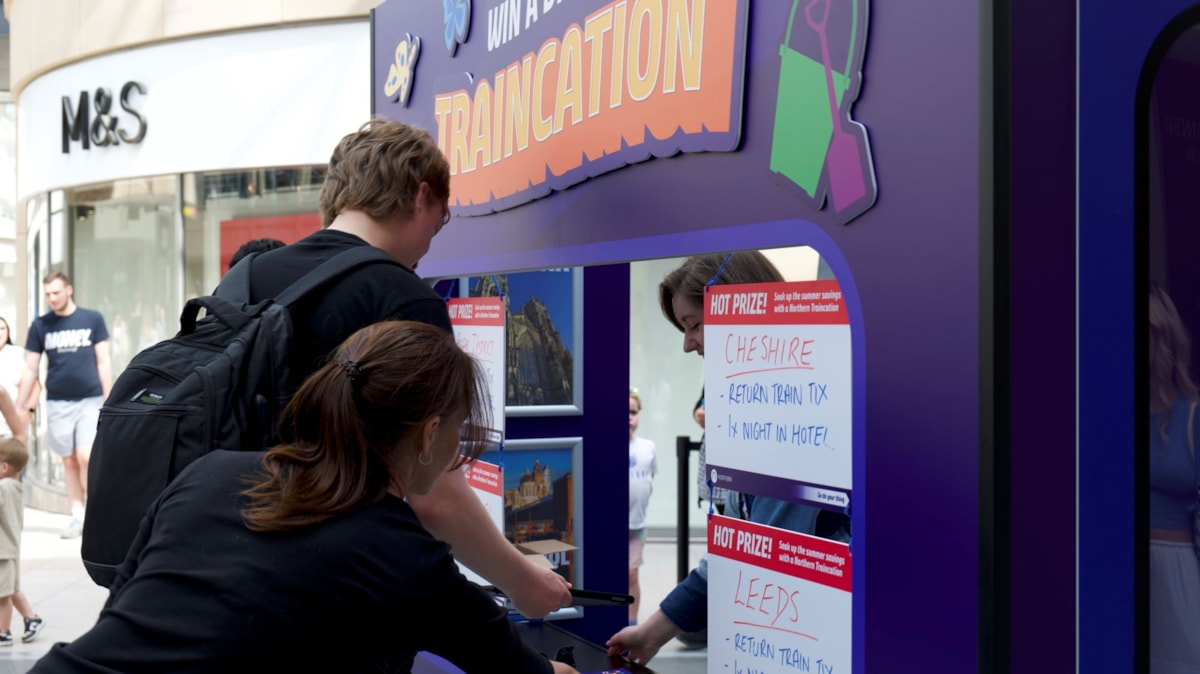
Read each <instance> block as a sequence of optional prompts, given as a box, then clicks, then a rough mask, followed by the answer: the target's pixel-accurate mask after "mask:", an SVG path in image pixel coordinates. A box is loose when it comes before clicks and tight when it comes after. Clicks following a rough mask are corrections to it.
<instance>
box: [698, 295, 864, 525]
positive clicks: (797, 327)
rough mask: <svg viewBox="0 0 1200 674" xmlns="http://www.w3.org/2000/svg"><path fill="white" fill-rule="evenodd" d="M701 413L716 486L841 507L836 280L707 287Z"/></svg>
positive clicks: (845, 351)
mask: <svg viewBox="0 0 1200 674" xmlns="http://www.w3.org/2000/svg"><path fill="white" fill-rule="evenodd" d="M704 305H705V306H704V343H705V352H704V406H705V412H706V417H707V423H706V444H707V447H706V452H707V466H708V469H709V477H710V479H712V480H713V481H714V482H715V483H716V486H718V487H726V488H729V489H734V490H737V491H742V492H748V493H752V494H760V495H765V496H773V497H776V498H782V499H786V500H791V501H807V502H810V503H814V504H820V505H823V506H825V507H834V508H845V507H847V506H849V504H850V491H851V487H852V482H851V476H852V472H853V442H852V437H851V430H852V423H851V422H852V411H853V400H852V397H851V363H852V360H851V345H850V322H849V318H848V315H847V312H846V308H845V304H844V303H843V301H842V293H841V290H840V288H839V286H838V283H837V281H835V280H822V281H801V282H790V283H756V284H744V285H725V286H711V287H709V288H708V292H707V293H706V295H705V303H704Z"/></svg>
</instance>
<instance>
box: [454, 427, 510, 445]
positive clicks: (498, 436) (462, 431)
mask: <svg viewBox="0 0 1200 674" xmlns="http://www.w3.org/2000/svg"><path fill="white" fill-rule="evenodd" d="M502 442H504V433H502V432H501V431H499V430H498V429H495V428H488V427H487V426H477V425H475V424H472V423H470V422H463V425H462V426H459V427H458V444H459V447H463V446H464V445H466V446H471V447H472V448H473V446H474V445H483V447H484V449H485V450H486V449H491V448H494V447H499V446H500V443H502Z"/></svg>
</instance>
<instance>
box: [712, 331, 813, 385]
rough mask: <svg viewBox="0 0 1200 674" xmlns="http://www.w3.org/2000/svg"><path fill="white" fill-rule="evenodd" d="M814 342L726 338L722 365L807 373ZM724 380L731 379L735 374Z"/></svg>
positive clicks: (792, 339)
mask: <svg viewBox="0 0 1200 674" xmlns="http://www.w3.org/2000/svg"><path fill="white" fill-rule="evenodd" d="M814 342H815V340H812V339H800V338H799V337H772V336H770V335H754V336H751V337H747V336H746V335H737V334H730V335H727V336H726V337H725V362H726V363H729V364H730V365H733V364H749V363H754V364H761V365H770V366H775V367H785V368H791V369H800V370H811V369H813V364H812V360H811V358H812V355H813V343H814ZM727 376H728V377H734V376H737V374H730V375H727Z"/></svg>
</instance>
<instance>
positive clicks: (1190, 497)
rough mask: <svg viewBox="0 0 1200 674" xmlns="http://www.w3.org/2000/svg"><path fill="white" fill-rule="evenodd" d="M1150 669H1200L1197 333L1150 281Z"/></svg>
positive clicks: (1169, 672) (1164, 673) (1155, 673)
mask: <svg viewBox="0 0 1200 674" xmlns="http://www.w3.org/2000/svg"><path fill="white" fill-rule="evenodd" d="M1148 313H1149V318H1150V339H1149V347H1150V348H1149V352H1150V353H1149V356H1150V428H1149V429H1148V431H1149V438H1148V443H1147V446H1148V447H1149V454H1150V456H1149V457H1148V459H1149V463H1150V673H1151V674H1175V673H1176V672H1180V673H1182V672H1200V561H1198V560H1197V557H1196V555H1197V549H1196V548H1195V546H1194V542H1193V533H1192V527H1193V520H1194V518H1195V516H1196V513H1195V508H1196V489H1197V486H1198V485H1197V482H1198V480H1197V470H1196V463H1195V462H1196V447H1197V446H1198V445H1200V425H1198V423H1197V419H1196V405H1197V400H1200V393H1198V391H1197V387H1196V384H1195V382H1193V381H1192V376H1191V373H1190V372H1189V369H1188V368H1189V366H1190V364H1191V340H1190V338H1189V337H1188V333H1187V328H1185V327H1184V325H1183V322H1182V321H1181V320H1180V318H1179V313H1178V312H1177V311H1176V310H1175V304H1174V303H1173V302H1172V301H1171V298H1170V297H1168V296H1167V293H1165V292H1163V290H1162V289H1161V288H1159V287H1158V286H1157V285H1155V284H1151V286H1150V303H1149V312H1148Z"/></svg>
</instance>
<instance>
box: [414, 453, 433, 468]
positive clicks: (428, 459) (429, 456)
mask: <svg viewBox="0 0 1200 674" xmlns="http://www.w3.org/2000/svg"><path fill="white" fill-rule="evenodd" d="M417 463H419V464H421V465H422V466H428V465H429V464H431V463H433V452H421V453H420V454H418V455H417Z"/></svg>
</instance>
